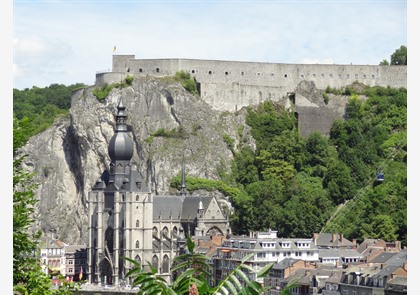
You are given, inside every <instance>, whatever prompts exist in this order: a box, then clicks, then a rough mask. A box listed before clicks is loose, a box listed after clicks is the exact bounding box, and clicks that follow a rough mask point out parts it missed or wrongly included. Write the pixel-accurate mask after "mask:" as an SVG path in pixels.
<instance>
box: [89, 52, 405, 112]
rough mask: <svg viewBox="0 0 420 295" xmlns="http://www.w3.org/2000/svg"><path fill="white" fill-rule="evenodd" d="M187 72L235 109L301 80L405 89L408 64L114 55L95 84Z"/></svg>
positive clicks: (215, 102)
mask: <svg viewBox="0 0 420 295" xmlns="http://www.w3.org/2000/svg"><path fill="white" fill-rule="evenodd" d="M180 70H183V71H186V72H188V73H190V74H191V76H192V77H194V78H195V79H196V81H197V83H198V87H199V92H200V96H201V98H202V99H203V100H205V101H206V102H208V103H209V104H211V105H212V106H213V107H214V108H215V109H218V110H221V111H224V110H227V111H235V110H238V109H240V108H242V107H244V106H248V105H253V104H258V103H260V102H262V101H266V100H275V101H284V102H285V103H286V101H287V99H285V97H286V96H287V93H288V92H294V91H295V89H296V87H297V85H298V84H299V83H300V82H301V81H304V80H306V81H313V82H314V83H315V84H316V87H317V88H318V89H325V88H326V87H327V86H330V87H333V88H341V87H345V86H347V85H350V84H352V83H353V82H356V81H358V82H360V83H363V84H365V85H369V86H384V87H386V86H390V87H396V88H398V87H407V66H379V65H335V64H331V65H330V64H282V63H263V62H244V61H222V60H196V59H175V58H174V59H135V56H134V55H113V62H112V72H111V73H101V74H97V75H96V85H97V86H101V85H103V84H104V83H114V82H120V81H121V80H123V79H124V78H125V76H126V75H127V74H129V75H133V76H137V75H139V76H155V77H165V76H173V75H175V73H176V72H177V71H180Z"/></svg>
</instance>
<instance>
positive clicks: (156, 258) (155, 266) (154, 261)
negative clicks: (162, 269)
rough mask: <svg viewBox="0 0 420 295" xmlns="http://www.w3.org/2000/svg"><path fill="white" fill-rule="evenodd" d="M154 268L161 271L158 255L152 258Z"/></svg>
mask: <svg viewBox="0 0 420 295" xmlns="http://www.w3.org/2000/svg"><path fill="white" fill-rule="evenodd" d="M152 266H153V267H154V268H156V269H159V259H158V257H157V256H156V255H155V256H153V258H152Z"/></svg>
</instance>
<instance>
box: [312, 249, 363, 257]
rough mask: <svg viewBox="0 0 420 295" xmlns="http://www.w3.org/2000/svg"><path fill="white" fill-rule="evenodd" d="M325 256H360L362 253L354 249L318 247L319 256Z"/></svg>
mask: <svg viewBox="0 0 420 295" xmlns="http://www.w3.org/2000/svg"><path fill="white" fill-rule="evenodd" d="M327 257H346V258H362V255H361V254H360V253H359V252H357V250H355V249H342V250H340V249H319V258H327Z"/></svg>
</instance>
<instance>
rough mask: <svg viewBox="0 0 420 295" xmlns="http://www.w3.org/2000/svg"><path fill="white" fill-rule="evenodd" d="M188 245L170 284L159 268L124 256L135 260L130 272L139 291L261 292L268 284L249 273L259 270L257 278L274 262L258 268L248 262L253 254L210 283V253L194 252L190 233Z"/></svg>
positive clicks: (170, 293)
mask: <svg viewBox="0 0 420 295" xmlns="http://www.w3.org/2000/svg"><path fill="white" fill-rule="evenodd" d="M187 249H188V251H186V252H185V253H184V254H181V255H178V256H177V257H175V258H174V262H173V263H174V265H173V267H172V268H171V271H172V272H173V274H174V275H175V280H174V282H173V283H172V284H171V285H170V284H168V283H167V282H166V281H165V280H164V279H162V278H161V277H159V276H158V275H157V270H156V269H155V268H153V266H152V265H151V264H150V263H149V268H150V271H145V270H144V269H143V268H142V267H141V265H140V264H139V263H138V262H137V261H135V260H133V259H130V258H127V257H123V258H124V259H125V260H127V261H129V262H130V263H131V264H133V267H132V268H131V269H130V270H129V272H128V273H127V276H128V277H132V278H133V283H132V284H133V286H139V287H140V290H139V292H137V294H144V295H146V294H167V295H175V294H179V295H183V294H185V295H186V294H194V293H193V290H194V292H195V294H200V295H207V294H208V295H210V294H217V295H222V294H261V293H262V292H263V291H264V290H265V288H264V287H263V286H262V284H261V283H259V282H257V281H255V280H251V279H249V277H248V275H247V273H256V277H257V278H261V277H265V276H266V275H267V274H268V272H269V271H270V269H271V268H272V267H273V265H274V263H269V264H268V265H266V266H265V267H263V268H262V269H261V270H260V271H258V272H256V271H255V270H254V269H253V268H251V267H250V266H248V265H247V264H246V262H247V261H248V260H249V259H250V258H251V257H252V256H253V254H250V255H248V256H246V257H244V258H243V259H242V261H241V262H240V263H239V264H238V266H237V267H236V268H235V269H233V270H232V271H231V273H230V274H229V275H228V276H226V277H225V278H224V279H223V280H221V281H220V282H219V283H218V284H217V285H216V286H215V287H211V286H212V285H213V284H212V283H214V278H213V276H212V274H211V266H210V264H209V262H208V257H207V256H205V255H203V254H200V253H195V252H194V249H195V244H194V242H193V241H192V240H191V238H190V237H187ZM240 280H242V281H243V283H240Z"/></svg>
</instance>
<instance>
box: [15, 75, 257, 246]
mask: <svg viewBox="0 0 420 295" xmlns="http://www.w3.org/2000/svg"><path fill="white" fill-rule="evenodd" d="M93 89H94V87H89V88H85V89H82V90H79V91H77V92H74V93H73V97H72V106H71V109H70V116H69V117H68V118H62V119H60V120H58V121H57V122H56V123H55V124H54V125H53V126H52V127H51V128H49V129H48V130H46V131H45V132H43V133H41V134H39V135H37V136H35V137H33V138H31V139H30V141H29V142H28V144H27V145H26V146H25V147H24V148H22V149H21V150H20V152H21V153H24V154H27V155H28V156H27V157H26V159H25V162H24V165H25V166H26V167H27V169H28V170H29V171H33V172H36V178H35V180H36V181H37V182H38V183H39V184H40V185H39V189H38V190H37V195H38V196H39V199H40V201H39V203H38V208H37V211H36V217H35V218H36V220H37V226H39V227H40V228H41V229H42V230H43V232H44V234H45V236H46V237H47V238H48V237H53V238H58V239H60V240H62V241H64V242H66V243H69V244H86V243H87V224H88V222H87V204H86V198H87V195H88V192H89V191H90V190H91V188H92V186H93V184H94V183H95V182H96V180H97V179H98V178H100V176H101V174H102V173H103V171H104V170H105V169H107V168H108V165H109V163H110V158H109V156H108V142H109V140H110V139H111V137H112V135H113V134H114V126H115V119H114V114H115V111H116V105H117V103H118V102H119V100H120V99H121V98H122V99H123V100H124V104H125V105H126V107H127V109H126V110H127V114H128V120H127V121H128V125H129V129H130V130H129V131H130V132H129V135H130V136H131V137H132V139H133V141H134V146H135V152H134V156H133V159H132V163H134V164H135V165H136V166H137V167H138V170H139V171H140V173H142V175H143V177H144V178H145V180H146V181H147V183H148V186H149V188H150V189H151V190H152V192H154V193H156V194H166V193H176V191H173V189H171V188H170V185H169V184H170V180H171V179H172V177H174V176H176V175H177V174H178V173H180V172H181V167H182V162H183V161H184V162H185V168H186V173H187V177H188V176H194V177H202V178H208V179H217V175H218V169H227V170H228V169H229V161H230V160H231V159H232V157H233V155H232V152H231V151H230V149H229V148H228V146H227V145H226V143H225V141H224V136H226V134H227V135H229V137H230V138H232V139H234V140H235V141H236V142H239V140H240V138H241V140H242V141H244V140H245V141H248V142H249V143H252V139H251V138H250V136H249V134H248V133H249V132H248V131H249V129H247V128H243V133H242V134H238V130H242V128H241V129H240V128H238V127H239V126H240V125H245V124H244V115H241V113H244V110H243V111H242V112H238V113H237V114H235V115H233V114H229V113H226V112H225V113H221V112H218V111H215V110H214V109H212V108H211V107H210V106H209V105H208V104H206V103H205V102H204V101H202V100H201V99H200V98H199V97H197V96H194V95H191V94H190V93H188V92H186V91H185V90H184V89H183V88H182V87H181V86H180V85H179V84H178V83H174V82H171V81H170V80H168V79H157V78H141V79H136V80H134V81H133V83H132V85H131V86H128V87H124V88H118V89H113V90H112V91H111V92H110V94H109V95H108V96H107V98H106V99H105V100H104V101H99V100H98V99H97V98H96V97H95V96H94V95H93V94H92V90H93Z"/></svg>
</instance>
